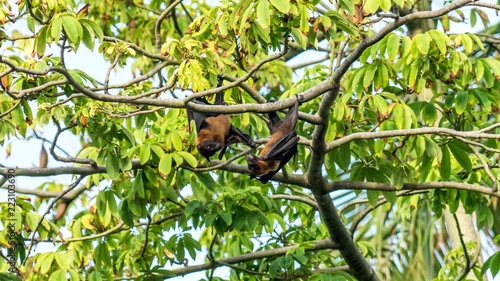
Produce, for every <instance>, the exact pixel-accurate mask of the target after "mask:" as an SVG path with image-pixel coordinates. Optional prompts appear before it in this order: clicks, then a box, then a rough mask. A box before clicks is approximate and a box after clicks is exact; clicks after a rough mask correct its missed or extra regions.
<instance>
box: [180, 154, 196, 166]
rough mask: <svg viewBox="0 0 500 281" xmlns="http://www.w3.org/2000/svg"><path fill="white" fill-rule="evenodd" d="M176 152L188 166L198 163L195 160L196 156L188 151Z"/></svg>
mask: <svg viewBox="0 0 500 281" xmlns="http://www.w3.org/2000/svg"><path fill="white" fill-rule="evenodd" d="M176 154H177V155H179V156H181V157H182V158H184V160H186V162H187V163H188V164H189V166H191V167H196V166H197V165H198V161H196V158H195V157H194V156H193V155H191V154H190V153H187V152H186V151H177V152H176Z"/></svg>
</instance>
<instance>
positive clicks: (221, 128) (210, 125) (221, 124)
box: [196, 114, 231, 146]
mask: <svg viewBox="0 0 500 281" xmlns="http://www.w3.org/2000/svg"><path fill="white" fill-rule="evenodd" d="M205 123H206V124H207V125H206V127H205V128H203V129H201V130H200V131H199V132H198V137H197V138H196V145H198V144H200V143H201V142H203V141H215V142H218V143H220V144H222V146H225V145H226V144H225V138H226V135H227V134H228V132H229V127H230V126H231V120H230V119H229V116H228V115H223V114H221V115H217V116H215V117H207V118H206V119H205Z"/></svg>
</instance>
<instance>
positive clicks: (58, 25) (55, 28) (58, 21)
mask: <svg viewBox="0 0 500 281" xmlns="http://www.w3.org/2000/svg"><path fill="white" fill-rule="evenodd" d="M62 22H63V21H62V18H61V17H60V16H59V15H55V16H54V20H53V21H52V24H51V25H50V35H51V36H52V39H53V40H55V41H58V40H59V37H61V31H62Z"/></svg>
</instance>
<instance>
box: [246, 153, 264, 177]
mask: <svg viewBox="0 0 500 281" xmlns="http://www.w3.org/2000/svg"><path fill="white" fill-rule="evenodd" d="M245 158H246V160H247V166H248V169H249V170H250V172H251V173H252V176H253V177H255V176H262V175H264V174H267V173H268V172H269V168H268V167H267V166H268V165H267V163H266V162H265V161H263V160H261V159H260V158H259V157H257V156H256V155H253V154H247V155H245Z"/></svg>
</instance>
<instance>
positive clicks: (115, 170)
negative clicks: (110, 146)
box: [106, 152, 120, 180]
mask: <svg viewBox="0 0 500 281" xmlns="http://www.w3.org/2000/svg"><path fill="white" fill-rule="evenodd" d="M106 171H107V172H108V176H109V178H110V179H112V180H114V179H117V178H118V177H120V159H119V158H118V156H117V155H116V154H114V153H113V152H111V153H108V157H107V158H106Z"/></svg>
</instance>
